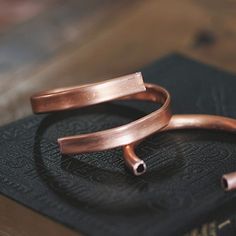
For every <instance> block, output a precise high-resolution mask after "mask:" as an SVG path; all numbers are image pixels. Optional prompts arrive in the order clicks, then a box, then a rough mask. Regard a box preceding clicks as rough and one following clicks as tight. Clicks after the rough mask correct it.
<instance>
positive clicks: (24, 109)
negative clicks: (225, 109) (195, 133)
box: [0, 0, 236, 236]
mask: <svg viewBox="0 0 236 236" xmlns="http://www.w3.org/2000/svg"><path fill="white" fill-rule="evenodd" d="M0 4H1V8H0V109H1V116H0V124H1V125H3V124H6V123H9V122H11V121H13V120H16V119H19V118H21V117H24V116H27V115H29V114H31V109H30V105H29V97H30V95H31V94H32V93H34V92H35V91H39V90H42V89H47V88H55V87H59V86H65V85H75V84H81V83H87V82H91V81H99V80H104V79H110V78H112V77H115V76H118V75H124V74H126V73H130V72H133V71H136V70H137V69H138V68H140V67H142V66H144V65H145V64H148V63H150V62H151V61H153V60H155V59H157V58H160V57H162V56H164V55H166V54H169V53H172V52H180V53H182V54H185V55H187V56H190V57H193V58H196V59H198V60H201V61H203V62H206V63H209V64H212V65H215V66H218V67H220V68H223V69H225V70H228V71H231V72H236V44H235V40H236V14H235V12H236V1H233V0H225V1H221V0H205V1H203V0H182V1H177V0H146V1H141V0H132V1H128V0H123V1H109V0H93V1H92V0H86V1H82V0H67V1H66V0H43V1H36V0H0ZM42 225H43V227H41V226H42ZM42 228H43V229H42ZM36 229H40V230H41V231H38V233H37V232H36V231H37V230H36ZM42 230H44V232H43V231H42ZM75 234H76V233H74V232H72V231H71V230H69V229H67V228H65V227H63V226H61V225H59V224H57V223H55V222H52V221H51V220H49V219H47V218H45V217H43V216H41V215H38V214H36V213H35V212H33V211H31V210H29V209H26V208H25V207H23V206H21V205H19V204H17V203H15V202H14V201H12V200H9V199H7V198H6V197H3V196H1V197H0V236H1V235H75ZM76 235H77V234H76Z"/></svg>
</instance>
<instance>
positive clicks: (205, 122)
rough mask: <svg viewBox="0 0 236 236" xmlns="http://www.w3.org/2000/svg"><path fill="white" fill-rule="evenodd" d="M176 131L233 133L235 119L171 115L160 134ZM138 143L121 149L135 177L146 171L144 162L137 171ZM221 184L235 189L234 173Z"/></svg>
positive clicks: (138, 159) (225, 177) (223, 178)
mask: <svg viewBox="0 0 236 236" xmlns="http://www.w3.org/2000/svg"><path fill="white" fill-rule="evenodd" d="M178 129H210V130H222V131H227V132H231V133H235V132H236V119H231V118H227V117H222V116H213V115H197V114H196V115H195V114H194V115H173V116H172V118H171V119H170V122H169V124H168V125H167V126H166V127H164V128H163V129H162V130H160V132H164V131H168V130H178ZM140 142H141V141H138V142H134V143H132V144H130V145H126V146H124V147H123V152H124V160H125V163H126V165H127V166H128V167H129V168H130V169H131V171H132V172H133V173H134V174H135V175H141V174H144V173H145V171H146V164H145V163H144V161H143V163H144V167H145V168H143V169H142V171H137V165H136V163H140V161H141V159H140V158H139V157H138V156H137V155H136V154H135V148H136V147H137V145H138V144H139V143H140ZM221 182H222V187H223V188H224V189H225V190H227V191H228V190H232V189H236V172H233V173H229V174H225V175H223V177H222V180H221Z"/></svg>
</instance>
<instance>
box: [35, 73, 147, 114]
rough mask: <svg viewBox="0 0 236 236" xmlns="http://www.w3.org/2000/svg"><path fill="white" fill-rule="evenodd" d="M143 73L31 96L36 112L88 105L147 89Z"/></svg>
mask: <svg viewBox="0 0 236 236" xmlns="http://www.w3.org/2000/svg"><path fill="white" fill-rule="evenodd" d="M145 90H146V88H145V86H144V82H143V78H142V74H141V73H135V74H130V75H126V76H122V77H118V78H115V79H112V80H107V81H102V82H98V83H93V84H86V85H80V86H73V87H67V88H59V89H52V90H47V91H43V92H40V93H37V94H34V95H33V96H32V97H31V106H32V110H33V112H34V113H36V114H38V113H47V112H53V111H62V110H69V109H75V108H80V107H86V106H89V105H94V104H98V103H101V102H106V101H111V100H114V99H117V98H120V97H123V96H126V95H130V94H134V93H138V92H142V91H145Z"/></svg>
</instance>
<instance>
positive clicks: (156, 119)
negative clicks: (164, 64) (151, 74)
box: [31, 73, 171, 174]
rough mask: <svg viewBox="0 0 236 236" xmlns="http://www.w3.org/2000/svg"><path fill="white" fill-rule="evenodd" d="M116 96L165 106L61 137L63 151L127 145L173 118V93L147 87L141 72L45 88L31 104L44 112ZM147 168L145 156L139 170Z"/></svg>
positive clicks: (35, 110) (70, 151)
mask: <svg viewBox="0 0 236 236" xmlns="http://www.w3.org/2000/svg"><path fill="white" fill-rule="evenodd" d="M145 90H146V91H145ZM114 99H121V100H127V99H135V100H146V101H152V102H156V103H158V104H161V108H159V109H158V110H156V111H154V112H152V113H150V114H148V115H146V116H145V117H142V118H140V119H138V120H135V121H133V122H131V123H129V124H126V125H122V126H120V127H117V128H112V129H108V130H104V131H99V132H95V133H90V134H82V135H76V136H69V137H63V138H59V139H58V143H59V146H60V151H61V153H63V154H77V153H84V152H94V151H101V150H107V149H111V148H115V147H120V146H124V145H127V144H130V143H132V142H136V141H138V140H140V139H143V138H145V137H147V136H149V135H151V134H153V133H155V132H157V131H158V130H160V129H162V128H164V127H165V126H166V125H168V123H169V121H170V118H171V112H170V95H169V93H168V92H167V91H166V90H165V89H163V88H162V87H160V86H157V85H154V84H145V87H144V84H143V83H142V76H141V73H136V74H132V75H128V76H124V77H120V78H117V79H114V80H110V81H104V82H100V83H96V84H90V85H85V86H78V87H70V88H62V89H56V90H49V91H46V92H41V93H39V94H36V95H33V96H32V97H31V104H32V109H33V111H34V112H35V113H44V112H52V111H59V110H66V109H75V108H79V107H85V106H89V105H92V104H98V103H101V102H105V101H111V100H114ZM145 168H146V166H145V163H144V162H143V161H142V160H140V161H139V162H136V163H135V170H136V172H135V174H140V173H142V172H145Z"/></svg>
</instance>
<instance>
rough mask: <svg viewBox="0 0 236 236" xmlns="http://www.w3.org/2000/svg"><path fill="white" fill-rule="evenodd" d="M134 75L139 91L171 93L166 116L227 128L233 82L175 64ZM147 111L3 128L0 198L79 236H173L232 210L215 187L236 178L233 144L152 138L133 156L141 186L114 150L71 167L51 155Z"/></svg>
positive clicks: (93, 112)
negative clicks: (146, 86) (217, 121)
mask: <svg viewBox="0 0 236 236" xmlns="http://www.w3.org/2000/svg"><path fill="white" fill-rule="evenodd" d="M142 71H143V75H144V78H145V81H147V82H154V83H159V84H161V85H163V86H165V87H166V88H167V89H168V90H169V91H170V92H171V94H172V97H173V111H174V113H209V114H220V115H227V116H230V117H234V118H236V110H235V102H234V101H235V99H236V78H235V77H234V76H233V75H230V74H227V73H224V72H221V71H217V70H215V69H213V68H210V67H208V66H205V65H202V64H199V63H197V62H194V61H191V60H188V59H185V58H183V57H181V56H178V55H175V56H171V57H168V58H165V59H163V60H161V61H158V62H157V63H154V64H153V65H151V66H149V67H147V68H144V69H143V70H142ZM147 104H148V105H147ZM154 108H155V106H153V105H151V104H149V103H136V102H126V103H116V104H115V105H111V104H103V105H100V106H96V107H91V108H88V109H81V110H77V111H73V112H64V113H57V114H53V115H48V116H47V115H41V116H31V117H28V118H26V119H23V120H20V121H18V122H15V123H12V124H10V125H7V126H5V127H2V128H1V129H0V138H1V143H0V149H1V154H0V191H1V192H2V193H3V194H5V195H7V196H9V197H11V198H13V199H16V200H17V201H19V202H21V203H23V204H25V205H27V206H29V207H30V208H33V209H35V210H37V211H39V212H41V213H43V214H45V215H48V216H49V217H51V218H53V219H55V220H57V221H59V222H62V223H64V224H66V225H67V226H70V227H72V228H74V229H76V230H78V231H80V232H83V233H85V234H88V235H135V234H137V235H170V234H174V235H178V234H182V233H183V232H186V231H188V230H189V229H191V228H192V227H195V226H197V225H200V224H201V223H203V222H204V221H205V220H209V219H211V218H214V217H216V216H217V214H219V211H220V215H221V216H222V214H228V213H229V211H231V210H234V209H233V206H234V204H235V202H236V200H235V201H234V195H235V194H234V193H227V194H225V193H224V192H223V191H222V190H221V188H220V184H219V180H220V176H221V175H222V174H223V173H225V172H229V171H233V170H235V169H236V160H235V156H236V141H235V135H233V134H226V133H222V132H209V131H178V132H169V133H166V134H158V135H154V136H153V137H151V138H149V139H148V140H147V141H146V142H145V143H143V144H142V145H141V146H140V148H139V150H138V152H139V154H140V156H141V157H142V158H143V159H145V160H146V162H147V165H148V167H149V172H148V173H147V174H146V175H144V176H142V177H134V176H132V175H131V174H130V173H128V172H127V171H126V169H125V167H124V163H123V161H122V152H121V150H120V149H116V150H112V151H106V152H99V153H94V154H82V155H77V156H70V157H68V156H61V155H60V153H59V150H58V146H57V142H56V139H57V138H58V137H61V136H64V135H70V134H76V133H87V132H92V131H97V130H101V129H106V128H109V127H114V126H117V125H120V124H124V123H126V122H128V121H131V120H133V119H136V118H138V117H140V116H143V115H144V114H145V113H146V112H150V110H152V109H154ZM222 206H223V207H222ZM224 206H225V207H224Z"/></svg>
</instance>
